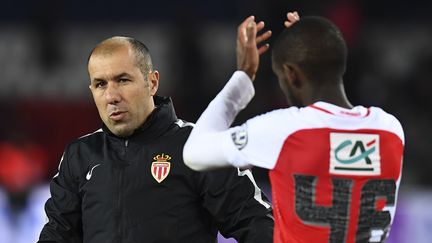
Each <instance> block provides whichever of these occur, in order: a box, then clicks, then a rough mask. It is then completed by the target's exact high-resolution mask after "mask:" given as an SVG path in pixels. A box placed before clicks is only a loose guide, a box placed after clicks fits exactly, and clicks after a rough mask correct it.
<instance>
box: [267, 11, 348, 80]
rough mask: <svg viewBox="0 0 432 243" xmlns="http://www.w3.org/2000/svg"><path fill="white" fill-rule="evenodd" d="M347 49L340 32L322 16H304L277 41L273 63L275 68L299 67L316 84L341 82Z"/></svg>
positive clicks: (273, 53)
mask: <svg viewBox="0 0 432 243" xmlns="http://www.w3.org/2000/svg"><path fill="white" fill-rule="evenodd" d="M346 59H347V46H346V43H345V40H344V39H343V37H342V34H341V32H340V31H339V29H338V28H337V27H336V26H335V25H334V24H333V23H332V22H330V21H329V20H327V19H325V18H322V17H315V16H310V17H303V18H301V19H300V20H299V21H298V22H296V23H294V24H293V25H292V26H291V27H289V28H286V29H285V30H284V31H283V32H282V33H281V34H280V35H279V37H278V38H277V40H276V42H275V44H274V47H273V51H272V61H273V64H274V65H275V66H276V68H281V67H282V65H283V64H285V63H294V64H297V65H298V66H299V67H300V68H301V69H302V71H303V72H304V74H305V75H306V77H307V78H308V79H309V80H310V82H312V83H313V84H316V85H320V84H323V83H326V82H334V81H340V80H341V78H340V77H342V75H343V74H344V73H345V68H346Z"/></svg>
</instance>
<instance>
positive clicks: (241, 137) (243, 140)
mask: <svg viewBox="0 0 432 243" xmlns="http://www.w3.org/2000/svg"><path fill="white" fill-rule="evenodd" d="M231 138H232V140H233V142H234V145H235V146H236V147H237V149H238V150H242V149H243V148H244V147H245V146H246V145H247V142H248V135H247V126H246V124H243V125H242V126H240V127H238V128H236V129H235V131H234V132H232V133H231Z"/></svg>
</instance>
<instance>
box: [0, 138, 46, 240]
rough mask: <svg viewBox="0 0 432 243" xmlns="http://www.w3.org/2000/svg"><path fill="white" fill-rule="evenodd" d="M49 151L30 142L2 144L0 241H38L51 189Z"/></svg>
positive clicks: (0, 162) (0, 144)
mask: <svg viewBox="0 0 432 243" xmlns="http://www.w3.org/2000/svg"><path fill="white" fill-rule="evenodd" d="M45 162H46V154H45V152H44V151H43V150H42V149H41V148H40V147H38V146H37V145H33V144H30V143H15V142H8V141H4V142H1V143H0V242H5V243H6V242H14V243H29V242H36V241H37V239H38V237H39V233H40V230H41V229H42V227H43V225H44V223H45V218H46V217H45V216H44V211H43V207H44V203H45V201H46V200H47V198H48V197H49V189H48V187H47V185H45V184H44V183H42V182H43V179H44V177H43V175H44V171H45V170H46V168H45V167H46V164H45Z"/></svg>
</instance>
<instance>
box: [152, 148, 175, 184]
mask: <svg viewBox="0 0 432 243" xmlns="http://www.w3.org/2000/svg"><path fill="white" fill-rule="evenodd" d="M153 159H154V160H155V161H153V163H152V165H151V174H152V176H153V178H154V179H155V180H156V181H157V182H158V183H161V182H162V181H163V180H165V178H167V176H168V174H169V172H170V168H171V163H170V162H169V160H170V159H171V156H169V155H167V154H158V155H156V156H155V157H153Z"/></svg>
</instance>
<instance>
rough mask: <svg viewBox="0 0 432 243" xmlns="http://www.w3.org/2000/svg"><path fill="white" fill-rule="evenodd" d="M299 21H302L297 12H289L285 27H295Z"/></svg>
mask: <svg viewBox="0 0 432 243" xmlns="http://www.w3.org/2000/svg"><path fill="white" fill-rule="evenodd" d="M299 20H300V16H299V15H298V13H297V11H294V12H288V13H287V20H285V22H284V25H285V27H287V28H289V27H290V26H291V25H293V24H294V23H295V22H297V21H299Z"/></svg>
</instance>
